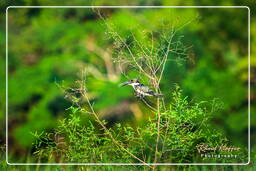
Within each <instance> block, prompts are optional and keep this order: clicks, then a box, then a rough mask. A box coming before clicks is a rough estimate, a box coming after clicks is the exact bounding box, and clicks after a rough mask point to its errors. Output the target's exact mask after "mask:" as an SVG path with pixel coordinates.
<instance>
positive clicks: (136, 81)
mask: <svg viewBox="0 0 256 171" xmlns="http://www.w3.org/2000/svg"><path fill="white" fill-rule="evenodd" d="M139 83H140V82H139V79H138V78H133V79H131V80H129V81H126V82H123V83H121V84H119V86H120V87H122V86H125V85H131V86H132V85H136V84H139Z"/></svg>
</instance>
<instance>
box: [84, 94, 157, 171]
mask: <svg viewBox="0 0 256 171" xmlns="http://www.w3.org/2000/svg"><path fill="white" fill-rule="evenodd" d="M83 96H84V97H85V98H86V101H87V103H88V105H89V107H90V109H91V111H92V114H93V115H94V117H95V118H96V120H97V122H98V123H99V124H100V126H101V127H102V128H103V129H104V131H105V132H106V133H107V135H108V136H109V137H110V139H111V140H112V142H113V143H114V144H116V145H117V146H118V147H119V148H121V149H122V150H123V151H125V152H126V153H128V154H129V155H130V156H131V157H133V158H134V159H136V160H138V161H140V162H141V163H143V164H144V165H147V166H149V167H150V168H153V167H152V166H150V165H149V164H148V163H146V162H145V161H143V160H141V159H140V158H138V157H137V156H135V155H134V154H132V153H131V152H130V151H128V150H127V149H125V148H124V147H123V146H122V145H121V144H120V143H119V142H118V141H117V140H116V139H115V138H114V137H113V135H112V133H111V132H110V131H109V130H108V128H107V127H106V126H105V125H104V124H103V123H102V121H101V120H100V118H99V117H98V115H97V114H96V112H95V111H94V109H93V106H92V104H91V103H90V101H89V98H88V96H87V95H86V93H83Z"/></svg>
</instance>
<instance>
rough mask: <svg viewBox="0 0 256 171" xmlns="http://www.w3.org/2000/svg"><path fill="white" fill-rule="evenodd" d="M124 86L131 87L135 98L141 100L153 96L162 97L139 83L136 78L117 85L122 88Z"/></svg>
mask: <svg viewBox="0 0 256 171" xmlns="http://www.w3.org/2000/svg"><path fill="white" fill-rule="evenodd" d="M126 85H130V86H132V87H133V89H134V91H135V93H136V96H137V97H140V98H143V97H145V96H154V97H161V96H163V94H158V93H156V92H154V91H153V90H151V89H150V88H149V87H147V86H145V85H144V84H142V83H140V81H139V79H138V78H133V79H131V80H129V81H126V82H123V83H121V84H119V86H120V87H123V86H126Z"/></svg>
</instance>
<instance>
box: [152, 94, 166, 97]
mask: <svg viewBox="0 0 256 171" xmlns="http://www.w3.org/2000/svg"><path fill="white" fill-rule="evenodd" d="M153 96H155V97H158V98H161V97H163V96H164V95H163V94H158V93H154V94H153Z"/></svg>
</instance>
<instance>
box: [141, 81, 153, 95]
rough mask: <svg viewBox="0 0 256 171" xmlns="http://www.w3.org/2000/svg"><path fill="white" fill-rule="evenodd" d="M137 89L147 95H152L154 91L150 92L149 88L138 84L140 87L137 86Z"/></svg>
mask: <svg viewBox="0 0 256 171" xmlns="http://www.w3.org/2000/svg"><path fill="white" fill-rule="evenodd" d="M138 89H139V90H140V91H142V92H145V93H148V94H152V95H153V94H154V91H153V90H151V89H150V88H149V87H147V86H144V85H143V84H140V86H138Z"/></svg>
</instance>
